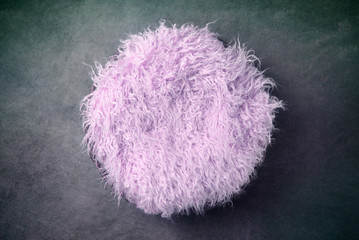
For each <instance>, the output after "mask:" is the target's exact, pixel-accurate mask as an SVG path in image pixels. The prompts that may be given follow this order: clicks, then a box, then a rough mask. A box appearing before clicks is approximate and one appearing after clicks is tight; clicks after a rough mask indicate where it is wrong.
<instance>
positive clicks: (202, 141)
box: [82, 22, 283, 217]
mask: <svg viewBox="0 0 359 240" xmlns="http://www.w3.org/2000/svg"><path fill="white" fill-rule="evenodd" d="M255 61H258V59H257V58H256V57H255V56H254V55H253V54H252V52H250V51H246V50H245V49H243V48H242V47H241V46H240V44H239V41H235V42H234V44H232V45H230V46H228V47H226V46H224V45H223V43H222V42H221V41H219V40H218V36H217V34H215V33H212V32H211V31H210V30H209V29H208V24H207V25H206V27H204V28H198V27H195V26H193V25H192V24H185V25H183V26H181V27H177V26H176V25H173V26H171V27H167V26H166V25H165V23H164V22H161V23H160V26H159V27H158V28H157V29H156V30H154V31H152V30H151V29H146V30H145V32H144V33H139V34H136V35H129V39H127V40H124V41H121V45H120V46H119V51H118V53H117V54H116V55H114V56H112V57H111V58H110V59H109V61H108V62H107V63H106V64H105V66H101V65H100V64H98V63H97V64H96V67H97V71H96V72H95V71H93V72H92V75H91V77H92V80H93V81H94V90H93V91H92V92H91V93H90V94H89V95H88V96H86V97H85V98H84V99H83V101H82V114H83V123H84V129H85V130H86V131H85V132H86V134H85V137H84V143H85V144H86V145H87V149H88V151H89V153H90V154H91V155H92V156H93V157H94V158H95V159H96V161H97V163H98V165H99V166H101V168H102V169H101V171H103V172H105V173H106V174H105V175H104V179H105V180H106V182H107V183H108V184H110V185H112V187H113V190H114V193H115V194H116V195H117V196H118V198H119V200H120V199H121V198H122V197H125V198H126V199H127V200H128V201H129V202H131V203H133V204H135V205H136V206H137V207H138V208H140V209H143V210H144V212H146V213H149V214H161V215H162V216H163V217H170V216H171V215H172V214H174V213H189V212H190V211H191V210H194V212H196V213H202V212H203V211H204V210H205V209H206V208H207V207H212V206H214V205H217V204H223V203H226V202H228V201H230V200H231V198H232V196H233V195H234V194H237V193H239V192H240V191H241V189H242V188H243V186H244V185H245V184H247V183H248V182H249V180H250V177H251V176H252V175H253V173H254V170H255V166H256V165H257V164H259V163H260V162H261V161H262V159H263V157H264V151H265V149H266V147H267V145H268V144H269V143H270V142H271V134H272V131H273V130H274V127H273V120H274V117H275V113H276V112H277V109H278V108H282V107H283V104H282V101H279V100H278V99H277V98H276V97H273V96H270V94H269V90H270V89H271V88H272V87H274V86H275V84H274V82H273V81H272V80H271V79H269V78H266V77H265V76H263V74H262V72H260V71H259V70H258V69H257V68H256V67H255V65H254V62H255ZM258 62H259V61H258Z"/></svg>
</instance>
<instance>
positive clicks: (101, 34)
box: [0, 0, 359, 240]
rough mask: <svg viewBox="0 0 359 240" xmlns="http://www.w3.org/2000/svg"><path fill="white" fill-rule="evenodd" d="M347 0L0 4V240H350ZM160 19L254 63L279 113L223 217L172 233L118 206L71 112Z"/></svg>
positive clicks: (354, 55)
mask: <svg viewBox="0 0 359 240" xmlns="http://www.w3.org/2000/svg"><path fill="white" fill-rule="evenodd" d="M354 2H355V1H352V2H351V1H334V0H333V1H329V0H327V1H312V0H305V1H296V2H295V3H292V1H275V0H274V1H214V0H210V1H145V0H142V1H108V0H105V1H87V0H86V1H61V0H57V1H1V3H0V81H1V85H0V114H1V115H0V116H1V117H0V124H1V129H0V159H1V160H0V239H216V240H217V239H354V238H355V236H356V235H358V230H357V224H358V221H359V218H358V215H359V212H358V206H357V205H358V202H359V192H358V186H359V184H358V183H359V181H358V170H359V166H358V159H359V154H358V153H359V151H358V148H359V146H358V141H357V138H358V137H359V134H358V133H359V127H358V126H359V124H358V123H359V121H358V120H359V118H358V113H359V111H358V104H359V101H358V100H359V91H358V90H359V82H358V81H359V66H358V62H359V57H358V55H359V54H358V47H359V44H358V42H359V41H358V40H359V31H358V24H359V17H358V13H359V8H358V6H357V5H356V4H355V3H354ZM161 18H164V19H166V20H168V21H170V22H172V23H177V24H183V23H187V22H192V23H194V24H195V25H199V26H201V27H203V26H204V25H205V24H206V23H207V22H210V21H213V20H216V19H218V18H219V20H218V21H217V22H216V23H215V24H213V25H211V29H212V30H213V31H215V32H218V33H219V34H220V36H221V37H222V38H223V39H224V40H225V41H230V40H231V39H233V38H235V37H237V36H239V37H240V40H241V41H242V43H244V44H246V46H247V47H248V48H250V49H254V50H255V52H256V55H257V56H258V57H259V58H261V61H262V69H268V70H267V71H266V73H265V74H266V75H267V76H269V77H272V78H273V79H274V80H275V81H276V82H277V83H278V89H277V90H275V91H274V92H273V93H274V94H275V95H277V96H278V97H279V98H280V99H283V100H284V101H285V102H286V103H287V106H288V110H287V111H281V112H280V113H279V115H278V118H277V119H276V127H278V128H279V129H280V131H279V132H276V133H275V134H274V137H275V138H276V141H275V142H274V143H273V144H272V145H271V146H270V147H269V148H268V151H267V156H266V159H265V162H264V164H263V165H262V166H261V167H260V168H259V169H258V177H257V178H256V179H255V180H254V181H253V182H252V183H251V184H250V185H249V186H248V187H247V188H246V192H245V194H244V195H242V196H241V197H240V198H238V199H236V200H235V201H234V203H233V207H231V206H227V207H225V208H220V207H219V208H215V209H212V210H210V211H208V212H207V213H206V214H205V215H204V216H195V215H191V216H182V217H174V218H173V221H169V220H166V219H162V218H161V217H159V216H150V215H146V214H144V213H142V212H141V211H140V210H138V209H136V208H135V207H134V206H132V205H130V204H128V203H127V202H126V201H122V202H121V204H120V206H119V207H118V205H117V201H116V199H114V198H113V196H112V195H111V190H110V189H109V188H105V187H104V184H103V183H102V182H101V181H100V175H99V173H98V171H97V170H96V168H95V167H94V165H93V163H92V162H91V160H90V158H89V157H88V156H87V155H86V154H85V153H83V151H82V149H81V146H80V142H81V139H82V137H83V132H82V128H81V119H80V112H79V102H80V100H81V99H82V97H83V96H85V95H86V94H87V93H88V92H89V90H90V87H91V84H92V83H91V81H90V78H89V71H90V68H89V67H88V66H86V65H84V64H82V62H84V63H87V64H90V65H93V63H94V61H95V60H99V61H101V62H102V63H104V62H105V59H104V57H108V56H110V55H112V54H114V52H115V51H116V49H117V46H118V45H119V39H124V38H126V34H127V33H137V32H138V31H142V30H143V29H144V28H146V27H148V26H152V29H153V28H154V27H156V26H158V21H159V20H160V19H161Z"/></svg>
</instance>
